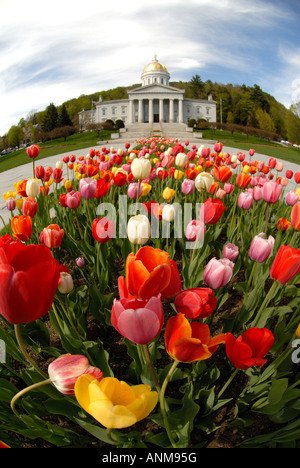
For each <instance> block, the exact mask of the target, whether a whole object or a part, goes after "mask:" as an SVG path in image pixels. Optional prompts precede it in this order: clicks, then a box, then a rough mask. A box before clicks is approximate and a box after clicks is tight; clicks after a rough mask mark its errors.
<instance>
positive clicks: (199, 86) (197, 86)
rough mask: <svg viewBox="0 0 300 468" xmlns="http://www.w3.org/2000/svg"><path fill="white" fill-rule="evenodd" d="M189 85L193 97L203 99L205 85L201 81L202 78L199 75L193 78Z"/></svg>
mask: <svg viewBox="0 0 300 468" xmlns="http://www.w3.org/2000/svg"><path fill="white" fill-rule="evenodd" d="M189 85H190V88H191V91H192V97H193V98H195V99H200V98H201V97H202V93H203V88H204V83H203V81H202V80H201V78H200V76H199V75H195V76H193V77H192V79H191V80H190V82H189Z"/></svg>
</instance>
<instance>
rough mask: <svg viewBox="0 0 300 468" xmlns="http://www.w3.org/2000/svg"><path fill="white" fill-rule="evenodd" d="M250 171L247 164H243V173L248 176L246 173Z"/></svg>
mask: <svg viewBox="0 0 300 468" xmlns="http://www.w3.org/2000/svg"><path fill="white" fill-rule="evenodd" d="M250 169H251V168H250V166H248V164H245V166H244V167H243V172H244V173H245V174H248V172H250Z"/></svg>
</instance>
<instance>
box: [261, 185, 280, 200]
mask: <svg viewBox="0 0 300 468" xmlns="http://www.w3.org/2000/svg"><path fill="white" fill-rule="evenodd" d="M281 192H282V185H281V184H279V183H278V182H276V181H272V180H271V181H268V182H266V183H265V184H264V186H263V199H264V200H265V202H267V203H276V202H278V200H279V197H280V195H281Z"/></svg>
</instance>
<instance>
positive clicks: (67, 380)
mask: <svg viewBox="0 0 300 468" xmlns="http://www.w3.org/2000/svg"><path fill="white" fill-rule="evenodd" d="M48 374H49V378H50V380H51V382H52V384H53V385H54V386H55V387H56V388H57V390H58V391H59V392H61V393H63V394H64V395H74V385H75V382H76V380H77V379H78V377H80V376H81V375H83V374H89V375H91V376H92V377H93V378H94V379H96V380H98V381H100V380H101V379H102V377H103V373H102V372H101V370H100V369H98V368H97V367H93V366H90V364H89V361H88V359H87V358H86V357H85V356H81V355H79V354H74V355H72V354H63V355H61V356H60V357H59V358H57V359H55V361H53V362H51V364H50V365H49V366H48Z"/></svg>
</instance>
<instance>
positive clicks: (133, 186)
mask: <svg viewBox="0 0 300 468" xmlns="http://www.w3.org/2000/svg"><path fill="white" fill-rule="evenodd" d="M138 185H139V184H138V182H131V183H130V184H129V185H128V191H127V195H128V196H129V198H131V199H132V200H135V199H136V198H137V194H138ZM142 193H143V186H142V184H140V194H139V196H141V195H142Z"/></svg>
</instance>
